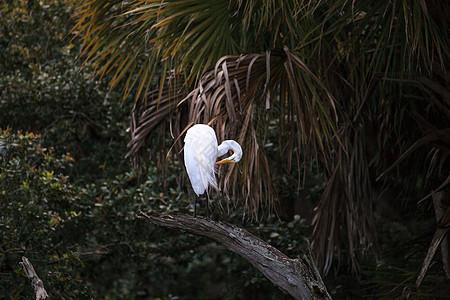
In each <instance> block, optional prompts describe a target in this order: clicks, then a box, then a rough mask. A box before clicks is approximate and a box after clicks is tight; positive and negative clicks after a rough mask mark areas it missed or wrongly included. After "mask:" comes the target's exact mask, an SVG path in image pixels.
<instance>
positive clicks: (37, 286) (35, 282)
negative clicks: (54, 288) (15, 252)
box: [19, 256, 48, 300]
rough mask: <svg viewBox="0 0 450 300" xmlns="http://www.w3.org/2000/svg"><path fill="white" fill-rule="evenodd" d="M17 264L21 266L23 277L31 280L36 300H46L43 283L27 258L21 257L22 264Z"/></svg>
mask: <svg viewBox="0 0 450 300" xmlns="http://www.w3.org/2000/svg"><path fill="white" fill-rule="evenodd" d="M19 264H20V265H21V266H22V268H23V271H24V272H25V275H27V277H28V278H29V279H30V280H31V285H32V286H33V288H34V291H35V292H36V300H45V299H47V297H48V295H47V291H46V290H45V288H44V283H43V282H42V280H41V279H40V278H39V276H38V275H37V274H36V271H35V270H34V268H33V265H32V264H31V263H30V261H29V260H28V258H26V257H25V256H22V262H20V263H19Z"/></svg>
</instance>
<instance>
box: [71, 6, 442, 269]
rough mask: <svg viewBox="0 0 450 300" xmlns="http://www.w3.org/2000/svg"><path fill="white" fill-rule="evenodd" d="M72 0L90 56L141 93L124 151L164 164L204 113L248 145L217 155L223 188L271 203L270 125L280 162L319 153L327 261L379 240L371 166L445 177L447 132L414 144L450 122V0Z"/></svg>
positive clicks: (222, 134) (221, 132)
mask: <svg viewBox="0 0 450 300" xmlns="http://www.w3.org/2000/svg"><path fill="white" fill-rule="evenodd" d="M74 3H76V11H77V14H76V17H77V21H76V22H77V23H76V26H75V28H74V31H75V32H77V34H78V35H79V36H80V37H81V38H82V41H83V45H84V46H83V57H84V58H85V60H86V63H89V64H93V65H94V67H96V70H97V74H98V75H99V76H105V75H108V74H110V75H112V80H111V86H112V87H114V86H116V85H118V84H119V82H120V81H123V82H124V84H123V91H124V96H125V97H126V96H127V95H129V94H130V93H133V94H134V95H135V100H136V101H137V102H136V107H135V110H134V111H133V121H132V122H133V123H132V126H131V129H132V140H131V141H130V144H129V147H130V148H129V149H130V151H129V155H130V156H131V157H133V159H134V164H135V166H136V167H138V168H140V167H142V166H143V165H145V163H144V162H143V161H140V160H139V159H140V158H139V157H140V156H139V155H137V154H139V153H141V154H142V153H143V152H144V149H145V147H146V146H145V145H150V149H151V150H152V152H153V153H158V157H159V159H158V160H159V162H160V169H161V170H162V171H164V170H167V169H166V168H167V160H165V158H166V153H167V150H168V148H169V147H170V145H166V144H165V143H166V141H167V140H166V139H165V136H166V134H167V132H168V131H170V132H171V134H172V137H173V138H174V139H175V140H176V141H177V142H176V143H175V145H174V148H173V149H174V152H175V153H179V151H180V150H181V147H182V144H181V138H180V135H182V133H183V130H185V129H186V127H187V126H189V125H190V124H194V123H210V124H211V125H212V126H213V127H214V128H215V130H216V132H217V135H218V139H219V140H223V139H225V138H234V139H237V140H238V141H239V142H241V143H242V144H243V148H244V149H245V151H246V152H245V154H244V155H245V156H244V159H243V161H242V163H241V164H239V165H235V166H232V167H231V168H226V169H225V168H223V167H222V169H221V172H225V174H221V175H222V176H220V178H221V182H220V187H221V188H222V189H223V191H224V192H225V193H226V195H227V196H228V199H230V202H231V203H235V204H236V203H237V201H239V199H241V200H242V201H243V202H244V203H245V204H246V205H247V208H248V209H249V211H250V212H251V213H252V214H253V215H256V214H257V213H258V212H261V210H264V209H265V208H271V207H273V200H274V199H275V196H274V195H275V194H276V190H275V189H274V184H273V182H272V181H271V179H272V176H271V175H270V172H273V168H272V170H270V171H269V169H270V168H271V160H270V159H269V156H268V152H270V150H271V149H269V148H268V147H266V141H267V133H266V132H267V130H266V129H267V128H268V127H269V124H270V126H271V127H275V128H274V129H272V130H276V132H277V134H278V148H279V154H280V158H279V160H278V159H277V162H278V161H279V162H280V164H281V165H282V166H283V171H286V173H289V172H290V171H291V170H292V168H293V166H294V167H298V168H300V167H301V166H302V164H303V163H304V162H305V161H311V160H313V161H314V162H315V163H316V164H317V165H318V166H319V167H320V168H321V170H323V172H324V173H325V175H326V177H327V178H328V182H327V185H326V189H325V192H324V194H323V196H322V198H321V200H320V203H319V205H318V208H317V210H316V218H315V221H314V246H315V251H316V253H317V257H318V260H319V261H320V262H321V263H322V264H323V265H322V268H323V269H324V270H328V269H329V268H330V262H331V260H332V258H333V257H332V256H333V253H334V251H335V249H342V250H346V252H348V253H349V255H350V260H351V262H352V265H353V267H354V269H357V255H358V253H363V252H364V251H365V250H366V249H367V248H369V247H370V246H371V245H374V244H376V239H375V236H374V226H373V219H372V202H373V201H374V196H373V194H374V192H375V191H373V189H374V183H375V178H376V177H377V176H378V175H379V174H382V173H383V172H385V171H386V170H388V168H389V167H390V166H391V165H392V164H393V163H394V162H395V161H398V162H399V163H398V164H395V167H392V168H391V169H389V171H390V172H387V173H386V172H385V173H384V174H385V175H384V176H383V177H382V178H381V184H380V183H377V188H378V186H379V185H381V186H382V187H381V189H383V188H393V187H396V188H397V187H401V191H402V193H401V194H406V193H408V192H411V191H412V190H414V189H417V186H418V185H417V184H416V182H417V181H418V180H419V179H423V178H425V179H426V180H425V181H426V182H427V183H428V182H431V181H432V180H431V179H432V178H433V179H434V178H438V180H437V181H438V182H442V181H443V180H442V176H444V177H445V176H446V175H445V174H444V175H442V173H443V171H442V169H443V168H442V166H443V165H445V163H446V162H448V147H447V144H446V143H445V141H443V140H442V139H433V140H432V144H433V145H432V147H428V145H426V144H422V143H421V142H419V143H420V145H421V147H418V148H417V149H414V150H416V151H412V150H410V151H408V150H407V149H408V147H411V145H414V142H417V141H426V140H428V139H429V137H430V135H433V134H434V133H436V132H442V131H443V130H444V131H445V130H446V128H448V126H447V125H442V124H443V123H445V121H447V120H448V117H449V115H450V113H449V109H448V107H449V103H450V101H449V100H448V91H447V89H446V87H445V84H443V85H442V84H441V82H448V79H446V78H447V77H448V76H447V75H446V74H447V73H446V71H445V67H446V65H447V64H448V57H449V47H448V41H447V39H448V38H446V37H448V36H449V28H450V26H448V16H447V15H446V13H445V11H448V3H446V2H445V1H438V0H435V1H420V0H417V1H407V0H402V1H378V2H373V1H346V0H339V1H302V0H291V1H281V2H275V1H270V0H263V1H254V0H239V1H222V0H210V1H203V0H189V1H186V0H168V1H160V0H159V1H157V0H152V1H143V0H142V1H141V0H133V1H117V0H116V1H106V0H83V1H74ZM436 74H440V75H436ZM174 78H176V79H177V80H174ZM148 90H151V91H153V92H151V93H148V92H147V91H148ZM142 95H146V97H141V96H142ZM411 95H412V96H411ZM141 99H142V100H141ZM182 99H184V100H182ZM418 108H419V109H418ZM423 112H425V113H423ZM411 128H413V129H411ZM169 129H170V130H169ZM433 132H434V133H433ZM271 142H272V141H271ZM403 153H406V154H408V155H406V154H404V155H403V156H402V154H403ZM136 155H137V156H136ZM141 157H142V156H141ZM424 159H426V160H427V162H429V163H428V164H427V166H426V168H425V166H424V165H425V164H423V161H424ZM400 162H401V163H400ZM404 164H407V165H408V166H409V168H405V170H402V169H400V168H399V166H400V165H404ZM406 169H410V170H406ZM140 170H142V169H140ZM411 170H412V171H411ZM393 171H396V172H397V174H396V175H398V176H393V175H392V174H393V173H392V172H393ZM424 174H425V175H424ZM432 188H433V187H431V185H428V186H427V187H426V188H424V189H427V191H428V194H429V192H430V191H431V190H432ZM377 192H382V191H377Z"/></svg>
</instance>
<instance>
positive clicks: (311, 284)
mask: <svg viewBox="0 0 450 300" xmlns="http://www.w3.org/2000/svg"><path fill="white" fill-rule="evenodd" d="M139 218H141V219H145V220H147V221H149V222H150V223H152V224H155V225H158V226H163V227H168V228H172V229H177V230H184V231H186V232H189V233H192V234H196V235H201V236H205V237H208V238H211V239H213V240H215V241H217V242H220V243H222V244H223V245H224V246H225V247H227V248H228V250H231V251H233V252H235V253H237V254H239V255H240V256H242V257H243V258H244V259H246V260H248V261H249V262H250V263H251V264H252V265H253V266H255V267H256V268H257V269H258V270H260V271H261V272H262V273H263V274H264V276H266V277H267V278H268V279H269V280H270V281H272V283H273V284H275V285H276V286H278V287H279V288H280V289H281V290H282V291H283V292H285V293H288V294H290V295H291V296H293V297H294V298H295V299H331V297H330V295H329V294H328V292H327V290H326V288H325V285H324V283H323V281H322V278H321V277H320V275H319V272H318V271H317V268H316V266H315V265H314V262H313V260H312V256H311V255H310V253H309V254H308V255H305V256H304V257H302V258H300V257H299V258H296V259H292V258H289V257H288V256H286V255H285V254H283V253H282V252H281V251H279V250H278V249H276V248H274V247H272V246H271V245H269V244H268V243H266V242H264V241H263V240H261V239H259V238H258V237H256V236H254V235H252V234H251V233H249V232H248V231H246V230H244V229H242V228H239V227H237V226H234V225H232V224H229V223H226V222H217V221H213V220H210V219H207V218H204V217H200V216H197V217H192V216H189V215H185V214H176V215H166V214H164V215H162V216H161V217H155V216H149V215H147V214H145V213H142V212H141V213H140V215H139Z"/></svg>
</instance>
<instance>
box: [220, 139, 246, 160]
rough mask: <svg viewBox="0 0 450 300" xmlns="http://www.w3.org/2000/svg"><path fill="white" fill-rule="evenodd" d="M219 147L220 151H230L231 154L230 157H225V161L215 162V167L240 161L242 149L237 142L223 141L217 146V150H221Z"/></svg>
mask: <svg viewBox="0 0 450 300" xmlns="http://www.w3.org/2000/svg"><path fill="white" fill-rule="evenodd" d="M221 147H223V148H222V149H226V150H232V151H233V154H232V155H231V156H230V157H227V158H225V159H222V160H220V161H218V162H216V165H221V164H229V163H237V162H238V161H240V160H241V158H242V148H241V146H240V145H239V144H238V143H237V142H235V141H233V140H227V141H223V142H222V144H221V145H220V146H219V148H221ZM219 152H220V151H219Z"/></svg>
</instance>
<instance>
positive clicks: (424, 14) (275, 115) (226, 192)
mask: <svg viewBox="0 0 450 300" xmlns="http://www.w3.org/2000/svg"><path fill="white" fill-rule="evenodd" d="M448 6H449V5H448V4H447V3H446V2H445V1H427V2H424V1H406V0H405V1H391V2H380V3H378V2H377V3H376V4H374V3H373V2H372V1H359V2H354V3H353V2H348V1H335V2H329V1H316V2H314V1H296V0H294V1H282V3H281V4H280V3H275V2H271V1H236V2H227V1H196V0H193V1H182V0H173V1H166V2H164V3H163V4H161V3H160V1H137V0H134V1H127V2H124V1H101V0H85V1H72V2H69V3H67V1H62V0H45V1H39V2H38V1H27V2H25V1H10V2H8V3H5V2H4V3H2V4H0V20H1V21H0V72H1V76H0V111H1V114H0V128H1V129H2V131H1V133H0V232H1V236H2V239H1V240H0V299H10V298H12V299H19V298H29V297H30V296H31V295H32V293H33V292H32V290H31V286H30V285H29V283H28V282H27V279H26V278H25V277H24V275H23V272H22V271H21V270H20V267H19V265H18V262H19V261H20V257H21V256H23V255H25V256H27V257H28V258H29V259H30V261H31V262H32V263H33V265H34V266H35V268H36V271H37V273H38V274H39V275H40V277H41V279H42V280H43V281H44V284H45V285H46V289H47V291H48V292H49V294H50V296H52V297H56V298H62V299H64V298H65V299H74V298H76V299H83V298H105V299H106V298H142V299H154V298H158V297H160V298H163V299H170V298H176V297H177V298H179V299H192V298H207V297H209V298H210V299H223V298H228V299H236V298H241V299H248V298H254V299H262V298H269V299H270V298H271V299H280V298H283V297H286V296H285V295H282V294H281V292H280V291H278V290H277V289H276V288H275V287H273V286H272V285H271V283H270V282H269V281H268V280H266V279H265V278H264V277H263V276H262V275H261V274H260V273H259V272H257V271H256V270H255V269H254V268H253V267H252V266H251V265H249V264H248V263H247V262H245V261H243V260H242V259H241V258H240V257H236V256H235V255H233V254H231V253H229V252H227V251H226V249H223V247H222V246H221V245H218V244H216V243H214V242H211V241H209V240H206V239H204V238H199V237H193V236H190V235H186V234H182V233H175V232H170V231H167V230H165V229H161V228H157V227H152V226H150V225H148V224H146V223H145V222H142V221H139V220H137V219H136V216H137V214H138V213H139V211H141V210H142V211H146V212H153V213H157V214H158V213H161V212H185V213H190V212H191V207H189V205H188V204H189V193H190V190H189V189H188V188H187V186H188V185H187V182H186V178H184V176H183V175H180V174H183V171H182V168H183V166H182V164H181V163H180V161H179V160H177V159H175V158H176V155H172V156H169V158H168V159H166V154H167V152H168V150H169V148H170V147H171V146H172V143H173V142H174V139H173V138H175V139H176V138H177V137H178V136H179V135H180V134H182V133H183V129H184V128H185V126H187V125H188V124H190V123H192V122H210V121H211V124H212V125H213V127H214V128H215V129H216V132H217V133H218V136H219V139H223V138H224V137H227V138H228V137H232V138H236V139H237V140H239V141H240V142H241V144H243V149H244V151H246V153H245V156H244V161H243V162H242V164H240V165H239V166H236V167H234V168H227V169H225V168H224V169H221V170H220V171H219V172H220V178H221V187H222V190H223V196H221V195H219V196H218V197H216V198H215V199H213V206H214V215H215V216H217V217H218V218H220V220H225V221H228V222H231V223H233V224H237V225H239V226H242V227H245V228H246V229H248V230H249V231H251V232H252V233H254V234H255V235H257V236H260V237H261V238H262V239H264V240H265V241H268V242H269V243H270V244H272V245H273V246H275V247H277V248H279V249H280V250H281V251H283V252H284V253H286V254H287V255H289V256H291V257H295V256H297V255H299V254H300V253H301V251H302V248H303V246H304V243H305V240H304V239H305V238H306V237H308V238H311V239H312V241H313V243H314V246H315V254H316V257H317V261H318V263H319V264H320V266H321V269H322V270H323V271H324V273H325V274H326V273H327V271H328V275H327V276H326V277H325V280H326V282H327V284H328V287H329V291H330V293H331V294H332V296H333V297H334V298H362V297H387V298H395V297H401V296H402V295H403V296H406V295H409V296H410V297H417V298H426V297H429V298H439V297H444V295H448V294H449V293H450V291H449V288H448V287H449V286H450V284H449V282H448V279H446V275H445V273H444V270H443V268H442V263H440V262H442V261H443V260H442V257H441V253H440V252H439V251H437V254H436V255H435V257H434V259H433V262H432V264H431V265H430V267H429V269H428V272H427V275H426V277H425V279H424V281H423V283H422V285H421V288H420V289H416V287H415V280H416V278H417V276H418V273H419V270H420V267H421V265H422V262H423V260H424V258H425V257H426V255H427V250H428V247H429V245H430V243H431V237H432V235H433V234H434V232H435V231H436V223H437V222H436V216H435V211H434V208H433V202H432V196H431V193H432V192H433V191H434V192H435V193H442V192H444V193H447V194H446V195H448V180H447V177H448V176H449V174H448V168H446V167H445V166H447V165H449V161H448V154H449V143H448V141H449V140H450V136H449V135H450V134H449V130H450V129H449V128H448V124H449V122H448V120H449V116H450V107H449V102H448V86H449V85H448V79H447V77H448V75H447V73H446V69H445V68H446V67H448V54H449V49H448V42H447V38H445V37H446V36H448V35H449V34H448V30H449V26H448V17H447V15H448ZM446 11H447V13H446ZM74 26H75V27H74ZM80 58H81V59H80ZM81 62H83V66H82V68H81V67H80V63H81ZM95 75H97V77H96V76H95ZM111 88H112V89H111ZM120 91H122V94H120ZM133 100H136V101H137V102H136V103H135V105H134V106H133V104H134V103H133ZM130 111H132V112H133V114H132V120H131V121H132V122H131V124H132V126H131V131H132V132H131V134H132V140H131V143H130V144H129V148H128V155H130V156H131V158H132V161H133V163H134V167H135V170H133V169H132V168H131V166H130V165H129V162H128V161H127V160H126V159H125V158H124V157H125V155H126V154H127V144H128V142H129V141H128V139H129V137H128V134H127V132H126V128H127V127H128V126H129V125H128V124H129V120H128V118H129V117H128V115H129V112H130ZM181 140H182V139H181V138H180V139H179V140H178V141H177V142H176V143H175V145H174V146H173V148H172V149H171V153H172V154H177V153H179V152H180V150H181V146H182V144H181ZM149 145H150V146H149ZM145 169H146V170H145ZM256 183H258V184H256ZM186 192H187V193H186ZM447 198H448V197H447ZM419 200H420V201H419ZM444 204H445V203H444ZM222 206H223V208H224V209H222V208H221V207H222ZM315 206H316V207H317V210H316V211H315V212H313V208H314V207H315ZM224 211H227V212H229V213H224ZM274 212H276V213H277V214H278V216H274ZM313 214H314V215H313ZM248 216H250V217H253V219H252V218H250V219H249V218H247V217H248ZM311 221H313V226H311V225H310V224H311ZM443 225H444V226H448V224H447V225H446V224H443ZM447 242H448V240H447ZM369 249H372V250H374V251H372V252H368V251H367V250H369ZM375 254H376V255H375ZM336 258H343V259H341V260H340V263H339V264H336V263H335V262H336ZM444 263H445V261H444ZM339 266H340V267H339ZM237 274H238V275H237ZM355 278H358V279H359V280H355Z"/></svg>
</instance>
